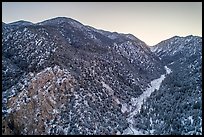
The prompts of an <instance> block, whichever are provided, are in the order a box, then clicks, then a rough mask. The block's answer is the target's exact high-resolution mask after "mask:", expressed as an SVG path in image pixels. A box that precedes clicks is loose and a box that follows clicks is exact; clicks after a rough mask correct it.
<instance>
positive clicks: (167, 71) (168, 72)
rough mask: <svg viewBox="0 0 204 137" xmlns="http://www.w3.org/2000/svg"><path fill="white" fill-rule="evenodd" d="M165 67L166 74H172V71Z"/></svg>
mask: <svg viewBox="0 0 204 137" xmlns="http://www.w3.org/2000/svg"><path fill="white" fill-rule="evenodd" d="M164 67H165V69H166V73H167V74H170V73H171V72H172V70H171V69H170V68H168V67H167V66H164Z"/></svg>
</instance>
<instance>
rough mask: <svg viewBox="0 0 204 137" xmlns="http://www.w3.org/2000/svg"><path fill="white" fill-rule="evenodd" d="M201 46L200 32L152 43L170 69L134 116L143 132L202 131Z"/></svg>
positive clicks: (166, 133)
mask: <svg viewBox="0 0 204 137" xmlns="http://www.w3.org/2000/svg"><path fill="white" fill-rule="evenodd" d="M201 49H202V38H201V37H197V36H187V37H173V38H171V39H168V40H166V41H163V42H161V43H159V44H158V45H156V46H155V47H153V49H152V51H154V52H155V53H156V54H157V55H158V56H159V57H160V58H161V60H162V61H163V63H164V64H165V65H167V66H168V67H169V68H170V69H171V73H170V74H169V75H168V77H166V78H165V79H164V81H163V82H162V84H161V87H160V89H159V90H156V91H155V92H153V94H152V95H151V96H150V98H148V99H147V101H146V102H145V103H144V105H143V106H142V109H141V110H142V112H141V113H140V114H138V115H137V116H135V117H137V118H136V122H135V123H136V124H135V125H134V127H135V128H137V129H138V128H139V129H140V132H142V131H143V132H144V133H147V134H159V135H161V134H164V135H168V134H171V135H172V134H173V135H201V134H202V78H201V73H202V72H201V67H202V60H201V59H202V53H201ZM169 72H170V71H169ZM137 119H142V121H139V120H137ZM144 125H145V126H144Z"/></svg>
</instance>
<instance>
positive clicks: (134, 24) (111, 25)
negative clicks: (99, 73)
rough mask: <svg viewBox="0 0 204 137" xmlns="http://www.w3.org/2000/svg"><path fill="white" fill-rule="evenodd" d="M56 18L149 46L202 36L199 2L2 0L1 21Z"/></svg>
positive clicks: (35, 20)
mask: <svg viewBox="0 0 204 137" xmlns="http://www.w3.org/2000/svg"><path fill="white" fill-rule="evenodd" d="M31 15H32V16H31ZM39 15H40V16H39ZM55 17H68V18H72V19H74V20H77V21H79V22H81V23H82V24H84V25H88V26H92V27H94V28H96V29H102V30H106V31H111V32H118V33H126V34H128V33H130V34H132V35H134V36H135V37H137V38H139V39H140V40H142V41H144V42H145V43H146V44H147V45H149V46H153V45H155V44H158V43H159V42H161V41H162V40H165V39H168V38H171V37H173V36H182V37H184V36H188V35H194V36H201V37H202V3H201V2H108V3H107V2H59V3H57V2H54V3H53V2H49V3H48V2H2V21H3V22H4V23H11V22H15V21H19V20H25V21H30V22H33V23H37V22H41V21H44V20H47V19H51V18H55Z"/></svg>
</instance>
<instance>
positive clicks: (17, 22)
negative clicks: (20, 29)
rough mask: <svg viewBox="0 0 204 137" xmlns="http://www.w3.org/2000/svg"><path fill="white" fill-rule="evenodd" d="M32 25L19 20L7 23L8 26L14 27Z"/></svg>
mask: <svg viewBox="0 0 204 137" xmlns="http://www.w3.org/2000/svg"><path fill="white" fill-rule="evenodd" d="M32 24H33V23H32V22H29V21H24V20H19V21H15V22H12V23H9V25H15V26H20V25H22V26H27V25H32Z"/></svg>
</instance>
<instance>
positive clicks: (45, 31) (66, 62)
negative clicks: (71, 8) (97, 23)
mask: <svg viewBox="0 0 204 137" xmlns="http://www.w3.org/2000/svg"><path fill="white" fill-rule="evenodd" d="M201 45H202V38H201V37H198V36H192V35H189V36H186V37H179V36H175V37H172V38H170V39H167V40H164V41H162V42H160V43H158V44H157V45H155V46H153V47H149V46H148V45H147V44H145V42H143V41H141V40H140V39H138V38H137V37H135V36H133V35H132V34H123V33H118V32H109V31H104V30H99V29H96V28H93V27H91V26H87V25H83V24H82V23H80V22H78V21H76V20H74V19H71V18H66V17H57V18H53V19H49V20H46V21H43V22H39V23H35V24H34V23H31V22H28V21H23V20H20V21H17V22H13V23H9V24H6V23H3V22H2V125H3V126H2V134H23V135H27V134H29V135H30V134H34V135H52V134H53V135H59V134H60V135H61V134H62V135H63V134H65V135H71V134H86V135H90V134H96V135H98V134H99V135H101V134H107V135H114V134H118V135H120V134H154V135H160V134H165V135H166V134H167V135H168V134H175V135H178V134H181V135H183V134H184V135H186V134H190V135H191V134H202V98H201V95H202V84H201V83H202V80H201V79H202V78H201V66H202V61H201V59H202V53H201V49H202V46H201Z"/></svg>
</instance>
